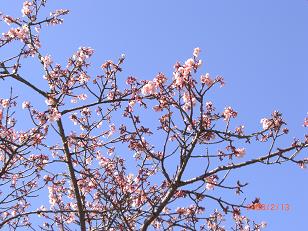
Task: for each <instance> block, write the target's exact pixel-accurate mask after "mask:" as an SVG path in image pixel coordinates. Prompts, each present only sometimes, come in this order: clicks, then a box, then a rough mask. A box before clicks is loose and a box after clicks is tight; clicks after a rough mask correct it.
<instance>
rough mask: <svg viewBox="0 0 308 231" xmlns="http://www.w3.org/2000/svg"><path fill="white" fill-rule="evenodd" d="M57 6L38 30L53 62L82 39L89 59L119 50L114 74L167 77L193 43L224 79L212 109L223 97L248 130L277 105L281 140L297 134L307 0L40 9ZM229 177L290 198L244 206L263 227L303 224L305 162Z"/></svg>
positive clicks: (78, 4) (96, 62)
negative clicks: (273, 206)
mask: <svg viewBox="0 0 308 231" xmlns="http://www.w3.org/2000/svg"><path fill="white" fill-rule="evenodd" d="M21 4H22V1H11V0H1V6H0V11H3V12H7V13H14V12H17V11H18V13H19V12H20V8H21ZM57 8H68V9H70V10H71V13H70V15H68V16H66V17H65V23H64V24H63V25H61V26H56V27H51V28H48V30H46V29H45V30H43V32H42V35H43V36H42V43H43V47H42V49H43V51H45V52H46V53H47V54H51V55H52V56H53V57H54V59H55V60H56V61H57V62H60V63H61V62H62V63H64V62H65V60H66V58H67V57H69V56H70V55H71V54H72V53H73V52H74V51H75V50H76V49H77V48H78V47H80V46H90V47H92V48H94V49H95V51H96V52H95V55H94V57H93V67H99V66H100V64H101V63H103V62H104V60H106V59H117V58H118V57H119V56H120V55H121V54H122V53H125V54H126V57H127V58H126V63H125V64H124V66H123V67H124V72H123V73H122V74H121V75H122V77H123V79H124V78H125V77H126V76H128V75H134V76H137V77H138V78H140V79H152V78H153V77H154V76H155V75H156V74H157V72H159V71H162V72H164V73H166V74H167V75H168V76H169V77H171V74H172V70H173V68H172V66H173V64H174V63H175V62H176V61H177V60H179V61H185V60H186V59H187V58H188V57H190V56H191V54H192V51H193V48H194V47H197V46H198V47H200V48H201V49H202V53H201V58H202V59H203V61H204V66H203V67H202V71H203V72H209V73H211V74H213V75H217V74H219V75H223V76H224V78H225V80H226V86H225V87H224V88H222V89H217V90H216V93H217V95H214V96H213V98H214V99H215V104H216V105H217V108H224V107H225V106H229V105H232V106H233V107H234V108H235V109H236V110H237V111H238V112H239V118H238V119H239V121H243V122H244V123H245V125H246V128H247V130H248V131H253V130H255V129H259V128H260V124H259V121H260V119H261V118H263V117H266V116H269V115H270V113H271V112H272V111H273V110H279V111H281V112H283V114H284V117H285V119H286V121H287V123H288V125H289V128H290V134H289V139H286V140H285V142H286V143H282V145H285V146H287V145H288V144H289V142H290V141H291V139H292V138H293V137H299V138H302V137H303V134H304V132H305V129H304V128H303V127H302V123H303V119H304V117H305V116H306V113H307V111H308V107H307V98H308V94H307V90H306V88H307V85H308V70H307V67H308V65H307V64H308V63H307V62H308V61H307V60H308V59H307V56H308V45H307V41H308V31H307V24H308V1H306V0H294V1H289V0H279V1H278V0H251V1H247V0H246V1H245V0H232V1H230V0H216V1H211V0H196V1H182V0H177V1H176V0H168V1H163V0H156V1H142V0H132V1H119V0H114V1H100V0H92V1H53V2H52V3H50V4H49V7H48V10H50V9H57ZM0 30H1V32H3V28H2V25H1V26H0ZM0 55H1V54H0ZM25 71H28V72H29V71H30V69H29V70H25ZM200 74H201V73H200ZM251 152H254V153H257V152H258V150H251ZM306 153H307V152H306ZM303 154H304V153H303ZM238 176H239V177H240V178H241V179H245V180H247V181H248V182H250V185H249V186H248V188H247V189H246V192H247V194H248V195H251V196H252V195H258V196H261V197H262V198H263V200H262V201H263V203H280V204H281V203H284V204H285V203H289V204H290V206H291V211H289V212H283V211H275V212H251V215H255V217H256V218H257V219H258V220H266V221H267V222H268V223H269V224H268V229H267V230H294V229H300V230H305V229H308V223H307V219H305V217H306V216H307V213H306V212H307V207H308V198H307V196H305V195H307V194H308V186H307V184H306V183H305V180H306V179H307V170H301V169H299V168H298V167H297V166H294V165H288V164H287V165H284V166H277V167H266V166H256V167H252V168H248V169H245V170H240V171H239V173H238Z"/></svg>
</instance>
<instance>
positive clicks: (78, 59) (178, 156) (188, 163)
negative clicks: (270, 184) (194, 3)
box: [0, 0, 308, 231]
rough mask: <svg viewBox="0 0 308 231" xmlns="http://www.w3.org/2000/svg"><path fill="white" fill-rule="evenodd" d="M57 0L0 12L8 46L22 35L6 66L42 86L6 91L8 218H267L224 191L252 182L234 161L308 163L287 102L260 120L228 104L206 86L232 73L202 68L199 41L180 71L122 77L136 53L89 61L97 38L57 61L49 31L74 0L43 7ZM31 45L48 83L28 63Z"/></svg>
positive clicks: (74, 223) (1, 172)
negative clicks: (237, 173) (285, 140)
mask: <svg viewBox="0 0 308 231" xmlns="http://www.w3.org/2000/svg"><path fill="white" fill-rule="evenodd" d="M46 2H47V1H46V0H32V1H25V2H24V3H23V6H22V10H21V13H22V17H20V18H14V17H12V16H8V15H4V14H0V16H1V17H2V19H3V21H4V22H5V23H6V24H8V25H9V26H11V28H10V29H9V30H8V31H7V32H5V33H3V34H2V37H1V38H0V48H1V47H3V46H6V45H8V44H10V43H13V42H14V41H17V40H18V41H19V42H22V44H23V48H22V49H21V50H18V51H17V52H18V54H17V55H16V56H13V57H8V58H3V61H0V78H1V79H3V80H5V81H6V80H7V79H11V80H12V81H16V83H18V84H22V86H23V87H27V88H28V89H29V90H31V91H32V92H33V95H35V97H37V98H38V100H37V101H36V100H35V101H34V100H33V101H32V100H30V99H27V98H25V99H19V98H18V97H17V96H15V94H14V93H15V91H14V90H12V91H11V93H10V95H9V96H6V97H5V96H4V95H3V96H2V95H1V96H0V97H3V98H0V184H1V189H0V205H1V206H0V214H1V215H0V229H4V230H10V229H12V230H24V229H32V230H38V229H42V230H76V229H80V230H82V231H85V230H111V231H112V230H113V231H115V230H130V231H132V230H142V231H145V230H149V229H154V230H175V229H181V230H209V231H214V230H216V231H218V230H219V231H225V230H230V228H229V227H225V226H227V225H226V224H228V225H229V223H230V222H226V221H228V219H231V220H232V221H233V227H232V229H233V230H236V231H259V230H261V229H263V228H265V226H266V223H264V222H261V223H258V222H254V221H253V220H251V219H249V218H248V217H247V216H246V215H245V209H246V208H247V206H248V204H249V203H247V204H243V203H242V202H238V200H237V198H236V197H235V198H233V199H230V198H229V199H228V200H227V199H224V198H223V196H221V195H224V194H223V193H221V192H224V190H231V191H234V192H235V194H236V195H239V194H242V193H244V188H245V186H246V185H247V183H241V182H240V181H239V180H238V181H236V183H234V182H235V181H233V180H229V172H230V171H231V170H236V169H238V168H241V167H245V166H249V165H253V164H256V163H263V164H269V165H273V164H281V163H283V162H286V161H290V162H294V163H296V164H297V165H298V166H299V167H300V168H305V167H306V165H307V164H308V158H307V157H306V158H305V157H302V156H301V155H300V154H301V153H300V151H302V150H303V149H305V148H307V147H308V135H306V136H305V140H303V141H300V140H298V139H295V140H294V141H293V143H291V144H290V145H288V146H287V147H278V145H277V140H278V139H279V138H280V137H281V136H284V135H286V134H287V133H288V129H287V128H286V127H285V125H286V123H285V122H284V120H283V118H282V114H281V113H280V112H278V111H274V112H273V114H272V115H271V116H270V117H267V118H263V119H261V126H260V124H258V127H259V128H260V129H259V131H256V132H253V133H247V132H246V131H244V125H239V126H238V125H237V126H236V123H237V119H238V118H237V115H238V112H237V111H235V110H234V109H233V108H232V107H231V106H226V107H225V108H219V107H218V106H217V105H218V104H214V102H212V101H211V100H210V97H209V95H208V94H207V93H208V92H209V91H210V90H214V89H215V86H216V85H220V86H223V85H224V79H223V78H222V77H221V76H217V77H214V76H212V75H210V74H209V73H206V72H205V73H203V74H200V75H199V69H201V67H202V60H201V59H200V58H199V57H200V52H201V49H200V48H195V49H194V50H193V53H192V57H191V58H188V59H187V60H186V61H185V62H184V63H180V62H177V63H176V64H175V65H174V70H173V73H172V76H167V75H166V74H164V73H158V74H157V75H156V76H155V77H154V78H153V79H151V80H138V79H137V78H136V77H134V76H129V77H127V79H126V80H125V81H123V84H122V83H119V82H121V81H120V80H121V78H118V77H117V76H118V74H119V72H121V71H122V64H123V62H124V59H125V55H121V57H120V58H119V59H118V60H117V61H112V60H107V61H105V62H104V63H103V64H102V65H101V69H100V70H99V74H98V75H97V76H93V75H92V74H91V73H89V71H88V67H89V65H90V58H91V56H92V55H93V53H94V50H93V49H92V48H90V47H80V48H79V49H78V50H77V51H76V52H75V53H73V55H72V56H71V57H70V58H69V59H68V60H67V62H66V63H65V64H63V65H61V64H59V63H57V62H56V59H55V58H54V57H56V56H52V55H49V54H48V53H47V55H46V53H44V54H42V52H41V44H40V40H39V32H40V28H42V27H44V25H56V24H61V23H62V22H63V19H62V18H61V17H62V16H63V15H65V14H67V13H68V10H56V11H54V12H52V13H50V15H49V16H47V17H45V16H44V17H43V16H42V15H40V12H41V11H40V9H42V8H43V7H45V5H46ZM41 18H43V20H40V19H41ZM29 56H31V57H32V58H33V59H34V60H36V61H38V62H37V65H38V66H37V68H38V73H40V71H39V70H42V72H43V73H44V74H43V78H42V79H41V81H43V83H44V84H45V85H46V86H45V85H44V86H43V84H42V86H40V84H38V83H37V82H36V81H33V82H32V80H31V78H30V77H27V76H25V75H24V73H23V72H22V71H20V70H22V68H23V65H25V62H23V60H24V59H25V58H29ZM52 57H53V58H54V59H53V58H52ZM124 82H125V83H124ZM48 87H49V88H48ZM29 98H31V97H29ZM38 102H42V104H39V105H38ZM44 102H45V104H44ZM216 107H217V108H216ZM21 109H23V110H21ZM148 115H150V119H148ZM303 125H304V126H305V127H307V126H308V118H306V119H305V120H304V124H303ZM245 130H246V129H245ZM158 140H159V141H158ZM265 142H270V144H271V145H270V146H271V148H270V150H269V151H267V152H265V153H264V154H263V155H261V156H258V157H254V158H251V154H250V153H249V150H250V149H248V148H247V147H246V146H248V145H262V144H263V143H265ZM196 160H197V161H196ZM196 163H198V168H194V166H195V165H194V164H196ZM256 196H258V195H256ZM36 198H38V199H36ZM34 201H35V202H34ZM214 207H215V208H216V209H214V210H213V209H211V208H214Z"/></svg>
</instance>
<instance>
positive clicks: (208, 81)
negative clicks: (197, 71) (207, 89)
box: [200, 73, 214, 86]
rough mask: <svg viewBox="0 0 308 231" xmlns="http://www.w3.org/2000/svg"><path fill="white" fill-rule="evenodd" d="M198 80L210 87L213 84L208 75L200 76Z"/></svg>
mask: <svg viewBox="0 0 308 231" xmlns="http://www.w3.org/2000/svg"><path fill="white" fill-rule="evenodd" d="M200 80H201V83H204V84H206V85H207V86H211V85H213V83H214V81H213V80H212V79H211V77H210V74H209V73H206V74H205V75H201V77H200Z"/></svg>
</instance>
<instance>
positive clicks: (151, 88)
mask: <svg viewBox="0 0 308 231" xmlns="http://www.w3.org/2000/svg"><path fill="white" fill-rule="evenodd" d="M155 91H156V84H155V83H154V82H153V81H148V83H147V84H145V85H144V86H143V87H142V89H141V93H142V94H143V95H152V94H155Z"/></svg>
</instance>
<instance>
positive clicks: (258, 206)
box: [247, 203, 290, 211]
mask: <svg viewBox="0 0 308 231" xmlns="http://www.w3.org/2000/svg"><path fill="white" fill-rule="evenodd" d="M247 210H257V211H290V204H262V203H254V204H250V205H248V206H247Z"/></svg>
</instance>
